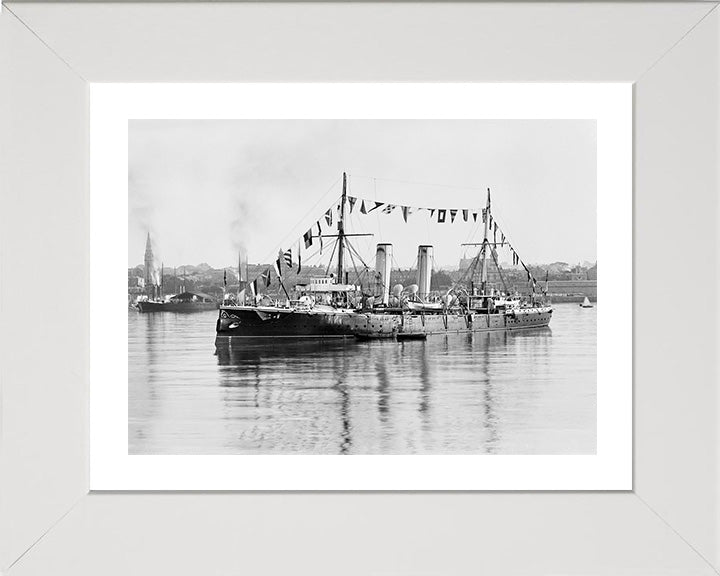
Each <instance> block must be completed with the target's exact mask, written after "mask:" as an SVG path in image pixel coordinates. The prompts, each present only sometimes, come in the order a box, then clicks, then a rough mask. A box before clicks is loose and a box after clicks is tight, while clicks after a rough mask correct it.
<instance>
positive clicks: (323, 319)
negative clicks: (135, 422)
mask: <svg viewBox="0 0 720 576" xmlns="http://www.w3.org/2000/svg"><path fill="white" fill-rule="evenodd" d="M342 182H343V184H342V195H341V197H340V201H339V205H338V222H337V234H327V235H326V234H322V232H320V231H319V232H318V236H313V238H315V237H320V238H321V239H322V238H335V239H336V240H337V243H336V246H335V250H334V252H333V253H335V252H336V253H337V269H336V270H337V273H336V274H330V275H329V276H326V277H321V278H311V279H310V280H309V281H308V282H305V283H299V284H297V285H296V286H295V287H294V290H293V292H294V297H293V298H291V296H290V293H289V292H288V291H287V289H286V288H285V285H284V283H283V280H282V277H280V278H279V280H280V284H281V287H282V289H283V292H284V293H285V299H284V300H282V299H270V298H263V300H262V301H261V302H260V303H258V301H257V299H252V300H251V301H250V302H249V303H247V302H245V303H241V302H240V303H236V304H235V303H233V304H223V305H221V306H220V312H219V317H218V320H217V325H216V332H217V336H218V338H224V337H230V338H292V337H295V338H298V337H301V338H348V337H357V338H396V339H402V338H423V337H425V336H426V335H428V334H437V333H459V332H486V331H498V330H521V329H528V328H539V327H546V326H548V324H549V323H550V319H551V318H552V313H553V309H552V306H551V305H550V304H549V303H548V302H545V301H544V299H543V298H542V296H541V295H539V294H536V293H535V284H536V282H535V280H534V278H532V275H531V273H530V271H529V269H528V268H527V267H525V270H526V272H527V275H528V281H530V280H532V294H531V295H530V296H520V295H519V294H517V293H514V294H513V293H511V290H510V289H509V287H508V286H503V290H500V289H499V288H496V287H495V286H494V285H491V283H490V282H489V280H488V269H489V259H490V258H492V260H493V261H494V263H495V265H496V266H497V268H498V269H499V264H498V262H497V253H496V250H495V248H496V246H498V245H500V243H498V242H496V241H495V235H494V234H493V241H492V242H491V241H490V235H489V234H490V230H489V223H490V221H491V220H492V214H491V204H490V190H489V189H488V195H487V204H486V207H485V209H484V210H483V221H484V235H483V240H482V243H480V244H479V245H478V244H473V246H479V250H478V252H477V255H476V256H475V258H474V259H473V260H472V263H471V265H470V269H469V274H468V276H469V278H470V281H469V286H468V282H458V283H456V285H454V286H453V287H452V288H451V289H450V290H449V291H447V292H446V293H445V294H444V295H439V294H437V293H433V292H431V290H430V286H431V276H432V254H433V246H430V245H420V246H418V260H417V283H416V284H413V285H411V286H408V287H407V288H405V287H403V286H401V285H396V286H394V287H392V289H391V287H390V272H391V261H392V245H391V244H378V245H377V251H376V262H375V271H374V273H372V274H368V281H367V282H365V283H363V282H361V281H360V275H359V274H357V271H356V275H357V276H358V278H356V280H355V282H353V283H351V282H350V281H349V274H348V271H347V270H346V266H345V261H344V258H345V254H346V253H348V252H349V253H350V254H351V256H352V254H355V255H356V256H359V254H358V252H357V250H355V249H354V248H353V246H352V244H351V243H350V240H349V238H350V237H352V236H369V234H348V233H347V232H346V231H345V220H346V205H347V203H348V189H347V174H343V178H342ZM356 200H357V199H355V198H351V201H356ZM377 205H382V203H380V202H377V201H376V207H377ZM351 207H352V203H351ZM443 212H444V211H443ZM463 212H467V210H465V211H463ZM455 213H457V211H455ZM497 229H498V228H497V222H496V224H495V230H494V231H495V232H497ZM503 243H504V241H503ZM514 255H515V256H517V254H516V253H514ZM518 260H519V257H518ZM523 266H524V265H523ZM280 267H281V262H280V259H278V270H280ZM478 268H479V276H480V285H479V287H478V286H477V285H476V284H475V282H474V281H473V280H472V278H473V277H474V276H475V274H476V273H477V270H478ZM366 271H369V270H368V269H367V267H366ZM464 280H468V278H467V277H465V278H464Z"/></svg>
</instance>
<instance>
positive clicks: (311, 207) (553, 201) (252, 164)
mask: <svg viewBox="0 0 720 576" xmlns="http://www.w3.org/2000/svg"><path fill="white" fill-rule="evenodd" d="M128 152H129V167H128V170H129V172H128V185H129V190H128V242H129V246H128V266H135V265H137V264H140V263H142V262H143V256H144V251H145V239H146V236H147V233H148V232H150V234H151V237H152V240H153V247H154V251H155V254H156V257H157V258H158V259H159V260H161V261H162V262H163V263H164V264H165V266H167V267H172V266H179V265H182V264H199V263H202V262H206V263H208V264H210V265H211V266H213V267H215V268H220V267H224V266H234V265H235V263H236V262H237V261H238V251H239V250H245V251H246V252H247V258H248V260H249V262H250V263H266V262H271V261H273V260H274V259H275V257H276V255H277V251H278V249H279V248H282V249H287V248H290V247H292V248H293V250H294V251H297V249H298V248H297V246H298V243H297V241H298V239H299V238H301V237H302V234H303V233H304V232H305V231H307V230H308V229H309V228H310V227H312V226H314V225H315V223H316V222H317V221H318V220H322V219H323V218H322V217H323V214H324V212H325V211H326V210H327V209H328V208H330V207H331V206H333V205H335V204H336V200H337V199H338V198H339V196H340V194H341V191H342V173H343V172H347V173H348V182H349V187H348V194H349V195H352V196H357V197H360V198H366V199H368V200H375V199H377V200H378V201H382V202H386V203H392V204H397V205H407V206H417V207H425V208H459V209H461V208H480V207H482V206H484V205H485V198H486V195H487V192H486V190H487V188H490V189H491V194H492V213H493V216H494V218H495V219H496V221H497V222H498V224H499V226H500V228H501V229H502V231H503V232H504V233H505V235H506V236H507V237H508V239H509V240H510V241H511V242H512V244H513V246H514V248H515V249H516V251H517V252H518V254H519V255H520V257H521V258H522V259H523V261H525V262H526V263H528V264H533V263H550V262H555V261H564V262H568V263H570V264H574V263H578V262H582V261H589V262H594V261H595V260H596V250H597V241H596V240H597V239H596V236H597V230H596V220H597V182H596V181H597V170H596V123H595V121H594V120H131V121H130V125H129V151H128ZM371 205H372V204H371ZM479 221H480V219H479V218H478V222H479ZM334 226H335V222H333V227H334ZM315 228H317V226H315ZM324 231H325V232H326V233H328V234H333V233H335V232H334V230H333V231H331V230H330V227H327V226H325V227H324ZM346 231H347V232H349V233H366V234H373V236H371V237H369V236H363V237H356V238H352V239H351V242H353V244H354V246H355V248H356V249H357V250H358V252H359V253H360V256H361V257H362V258H363V259H364V261H365V262H367V263H370V264H371V265H372V263H374V253H375V248H374V247H375V244H376V243H378V242H389V243H392V244H393V250H394V260H395V265H396V266H399V267H403V268H407V267H412V266H414V264H415V260H416V258H417V246H418V245H419V244H431V245H433V246H434V259H435V263H436V266H439V267H448V266H457V263H458V261H459V259H460V258H461V257H462V256H471V255H473V253H472V250H474V249H472V248H469V247H462V246H461V244H462V243H464V242H470V241H474V242H477V241H480V240H481V239H482V228H481V225H480V224H478V225H474V224H473V223H472V218H471V219H470V221H469V222H463V221H462V218H461V217H458V218H457V219H456V220H455V222H454V223H450V222H449V218H448V221H447V222H446V223H444V224H440V223H437V215H435V217H434V218H433V219H431V218H430V216H429V212H427V211H419V212H416V213H414V214H411V215H410V216H409V221H408V223H407V224H406V223H405V222H404V221H403V218H402V215H401V212H400V210H399V209H397V210H395V211H394V212H392V213H390V214H383V213H381V212H380V210H376V211H374V212H372V213H370V214H368V215H361V214H359V210H358V206H357V205H356V206H355V209H354V211H353V213H352V214H351V215H349V218H348V225H347V227H346ZM329 242H331V240H330V239H327V240H326V243H325V246H324V248H325V250H324V252H323V255H320V254H316V252H317V248H318V245H317V240H316V241H315V244H314V245H313V246H312V247H311V249H310V250H309V251H308V252H307V253H305V252H304V249H303V252H304V256H303V257H304V258H305V261H306V262H312V263H320V262H323V263H327V261H328V260H329V258H330V249H329V248H328V245H329ZM499 256H500V260H501V261H506V262H507V261H509V260H510V256H509V253H504V252H503V251H502V250H501V252H500V254H499Z"/></svg>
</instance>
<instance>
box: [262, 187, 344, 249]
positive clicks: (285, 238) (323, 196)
mask: <svg viewBox="0 0 720 576" xmlns="http://www.w3.org/2000/svg"><path fill="white" fill-rule="evenodd" d="M341 178H342V177H339V178H338V179H337V180H335V182H333V183H332V185H331V186H330V188H328V189H327V190H326V191H325V192H324V193H323V195H322V196H320V198H318V200H317V202H315V204H314V205H313V207H312V208H310V210H308V211H307V213H306V214H305V215H304V216H303V217H302V218H301V219H300V220H299V221H300V222H303V221H304V220H305V219H306V218H307V217H308V216H309V215H310V214H312V213H313V211H314V210H315V209H316V208H317V207H318V205H319V204H320V203H321V202H322V201H323V200H324V199H325V197H326V196H327V195H328V194H330V192H332V190H333V188H335V186H337V185H338V182H340V179H341ZM340 197H341V196H338V199H339V198H340ZM297 226H299V224H298V225H297ZM297 226H296V227H295V228H297ZM295 228H293V229H292V230H291V231H290V232H288V234H286V235H285V237H284V238H283V239H282V240H281V242H280V245H279V246H278V247H277V249H278V250H280V249H281V248H282V245H283V244H284V243H285V241H286V240H287V239H288V237H290V236H291V235H292V234H293V233H294V232H295ZM271 256H272V253H270V254H269V255H268V256H266V257H265V258H266V259H267V258H270V257H271Z"/></svg>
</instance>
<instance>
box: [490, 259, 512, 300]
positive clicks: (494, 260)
mask: <svg viewBox="0 0 720 576" xmlns="http://www.w3.org/2000/svg"><path fill="white" fill-rule="evenodd" d="M490 255H491V256H492V259H493V262H495V267H496V268H497V271H498V276H500V282H502V285H503V288H504V289H505V292H507V291H508V287H507V282H505V277H504V276H503V273H502V268H500V263H499V262H498V260H497V250H490Z"/></svg>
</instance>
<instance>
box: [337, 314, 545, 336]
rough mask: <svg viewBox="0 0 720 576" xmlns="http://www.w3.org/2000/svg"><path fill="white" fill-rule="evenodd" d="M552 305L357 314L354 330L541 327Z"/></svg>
mask: <svg viewBox="0 0 720 576" xmlns="http://www.w3.org/2000/svg"><path fill="white" fill-rule="evenodd" d="M551 318H552V309H551V308H549V307H540V308H533V309H527V310H523V311H522V312H519V311H518V312H515V311H508V312H498V313H495V314H479V313H469V314H374V313H366V314H360V313H359V314H356V315H355V317H354V318H352V320H351V323H352V331H353V333H354V334H355V335H356V336H357V337H358V338H363V339H375V338H377V339H382V338H397V339H410V338H422V337H424V336H426V335H430V334H453V333H463V332H494V331H511V330H528V329H532V328H542V327H546V326H548V325H549V324H550V320H551Z"/></svg>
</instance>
